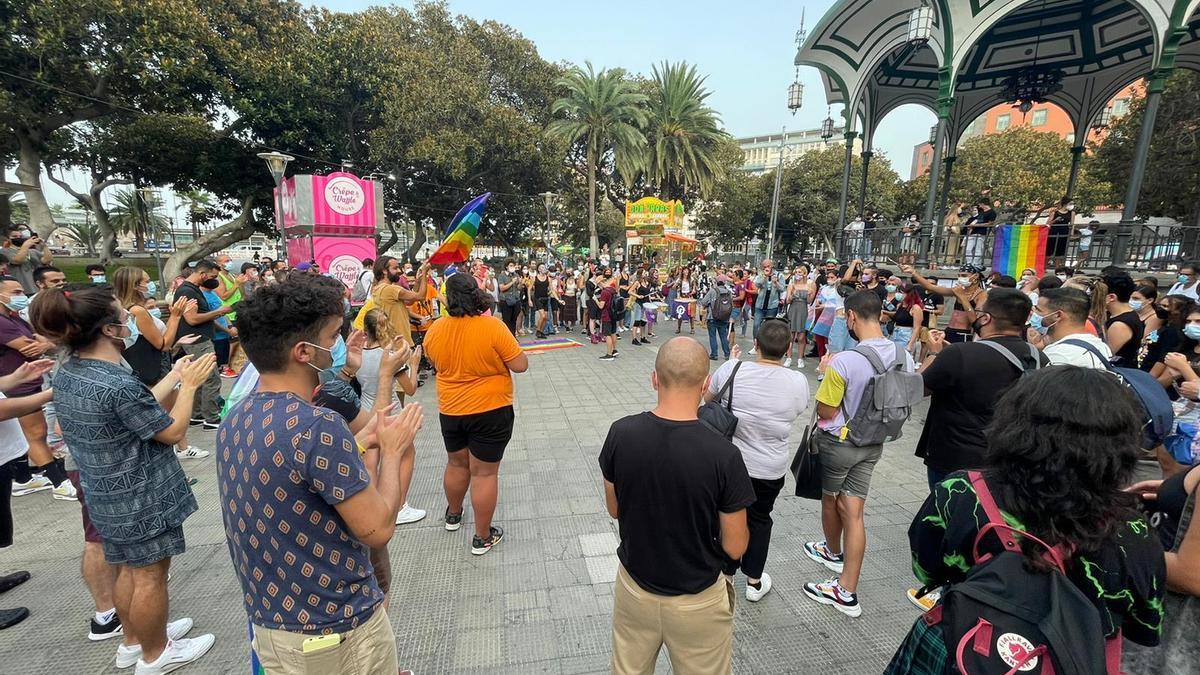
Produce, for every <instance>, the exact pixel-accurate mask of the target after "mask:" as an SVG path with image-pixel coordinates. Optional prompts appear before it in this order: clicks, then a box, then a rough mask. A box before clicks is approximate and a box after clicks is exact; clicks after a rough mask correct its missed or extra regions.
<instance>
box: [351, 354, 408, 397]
mask: <svg viewBox="0 0 1200 675" xmlns="http://www.w3.org/2000/svg"><path fill="white" fill-rule="evenodd" d="M382 359H383V348H382V347H375V348H374V349H364V350H363V352H362V365H361V366H359V367H358V372H357V373H356V374H355V376H356V377H357V379H358V383H359V384H360V385H362V395H360V396H359V399H360V400H361V401H362V407H363V409H364V410H370V409H371V408H373V407H374V406H375V396H376V395H377V394H378V393H379V362H380V361H381V360H382ZM399 402H400V397H399V396H397V395H396V390H395V389H394V388H393V389H392V403H399Z"/></svg>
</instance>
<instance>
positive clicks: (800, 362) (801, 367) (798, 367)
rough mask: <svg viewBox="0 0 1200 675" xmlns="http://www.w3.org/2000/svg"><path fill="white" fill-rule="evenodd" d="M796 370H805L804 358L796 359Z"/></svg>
mask: <svg viewBox="0 0 1200 675" xmlns="http://www.w3.org/2000/svg"><path fill="white" fill-rule="evenodd" d="M796 370H804V359H803V358H799V359H796Z"/></svg>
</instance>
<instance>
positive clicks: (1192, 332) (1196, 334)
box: [1183, 323, 1200, 340]
mask: <svg viewBox="0 0 1200 675" xmlns="http://www.w3.org/2000/svg"><path fill="white" fill-rule="evenodd" d="M1183 334H1184V335H1186V336H1188V338H1190V339H1192V340H1200V326H1198V325H1196V324H1194V323H1189V324H1188V325H1186V326H1184V327H1183Z"/></svg>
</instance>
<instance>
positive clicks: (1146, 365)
mask: <svg viewBox="0 0 1200 675" xmlns="http://www.w3.org/2000/svg"><path fill="white" fill-rule="evenodd" d="M1144 327H1145V326H1144V324H1143V329H1144ZM1153 338H1154V339H1153V341H1151V342H1149V343H1147V344H1146V354H1145V356H1143V357H1142V362H1141V364H1139V365H1140V366H1141V369H1142V370H1144V371H1146V372H1147V373H1148V372H1150V369H1151V368H1153V367H1154V364H1156V363H1162V361H1163V359H1165V358H1166V357H1167V354H1170V353H1171V352H1182V351H1184V341H1185V340H1187V337H1186V336H1184V334H1183V330H1181V329H1179V328H1176V327H1174V326H1163V327H1162V328H1159V329H1158V330H1157V331H1155V332H1154V336H1153ZM1189 358H1190V356H1189Z"/></svg>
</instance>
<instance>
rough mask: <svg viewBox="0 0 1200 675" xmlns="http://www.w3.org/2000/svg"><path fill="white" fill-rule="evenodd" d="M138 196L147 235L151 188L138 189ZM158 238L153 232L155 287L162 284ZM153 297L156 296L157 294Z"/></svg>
mask: <svg viewBox="0 0 1200 675" xmlns="http://www.w3.org/2000/svg"><path fill="white" fill-rule="evenodd" d="M138 196H139V197H141V200H142V227H144V228H145V229H146V232H147V233H150V232H151V227H150V208H151V206H150V203H151V202H153V201H154V198H155V195H154V188H151V187H143V188H138ZM157 229H158V228H154V230H157ZM159 236H160V235H159V233H158V232H157V231H155V232H154V266H155V267H157V268H158V284H157V286H158V287H161V286H163V285H164V284H163V267H162V251H161V250H159ZM156 290H158V288H156ZM155 295H157V293H156V294H155Z"/></svg>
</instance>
